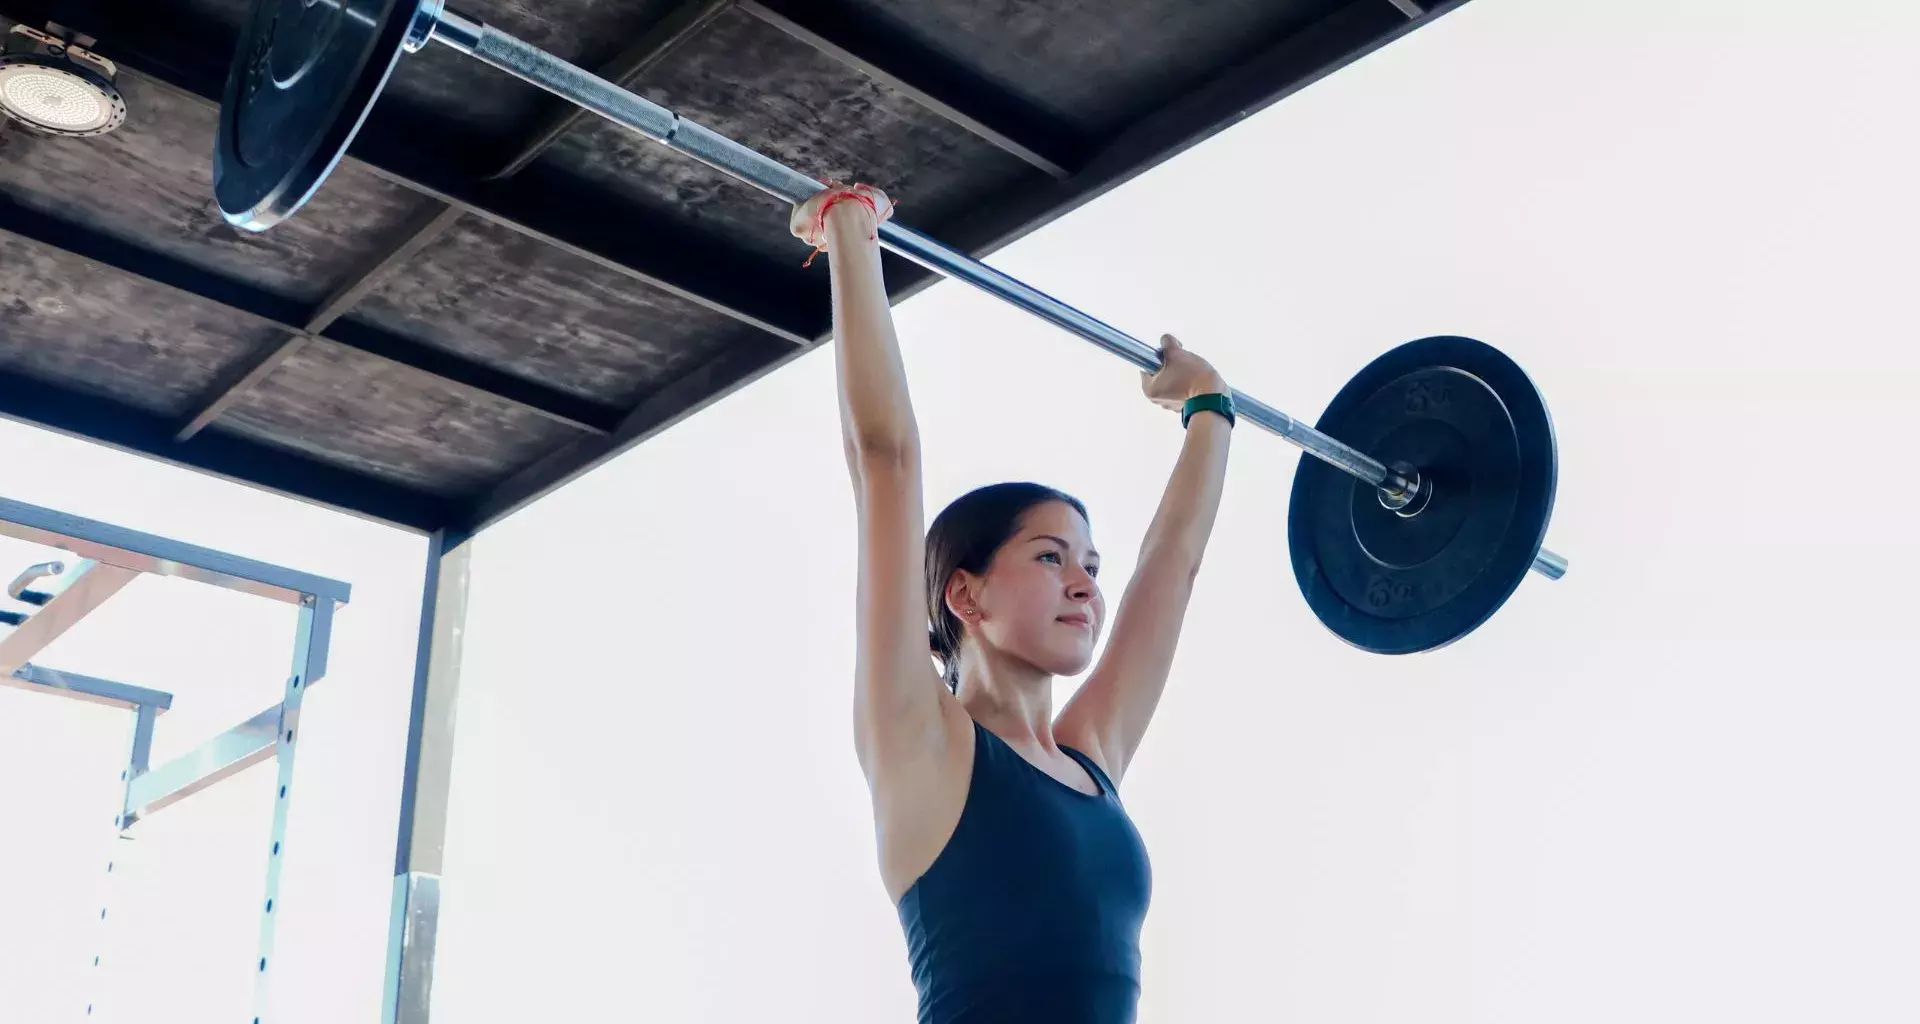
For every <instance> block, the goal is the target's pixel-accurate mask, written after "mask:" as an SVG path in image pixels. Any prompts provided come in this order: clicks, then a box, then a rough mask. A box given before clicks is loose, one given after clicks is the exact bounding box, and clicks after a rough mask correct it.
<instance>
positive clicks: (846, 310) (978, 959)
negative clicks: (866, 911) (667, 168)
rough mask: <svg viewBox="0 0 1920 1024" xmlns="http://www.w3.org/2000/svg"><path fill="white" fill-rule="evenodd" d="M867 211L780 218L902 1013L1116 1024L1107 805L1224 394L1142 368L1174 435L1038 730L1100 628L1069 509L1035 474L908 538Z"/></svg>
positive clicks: (1190, 567)
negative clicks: (840, 560) (829, 483)
mask: <svg viewBox="0 0 1920 1024" xmlns="http://www.w3.org/2000/svg"><path fill="white" fill-rule="evenodd" d="M891 212H892V207H891V204H890V203H889V201H888V199H887V197H886V195H885V194H884V193H883V192H881V191H879V190H877V189H873V188H871V187H868V186H849V187H832V188H828V189H826V190H824V191H822V192H821V193H819V194H817V195H815V196H814V197H812V198H811V199H809V200H808V201H806V202H805V203H802V204H800V205H799V206H798V207H796V208H795V210H794V214H793V220H792V225H791V226H792V228H793V232H794V234H795V235H796V236H798V237H799V238H800V239H801V240H803V241H805V242H807V243H808V244H810V245H813V246H814V247H815V248H816V250H824V251H825V252H826V253H827V255H828V264H829V266H830V268H831V275H832V299H833V326H834V339H835V345H834V352H835V365H836V367H837V370H838V378H839V385H838V387H839V394H840V410H841V427H842V433H843V438H844V441H845V446H846V455H847V466H848V469H849V471H850V472H851V474H852V478H853V486H854V494H855V498H856V505H857V508H858V514H859V574H858V607H857V630H856V636H857V641H856V642H857V651H856V662H855V675H854V708H853V710H854V739H855V748H856V753H857V755H858V757H859V761H860V766H861V769H862V770H863V771H864V773H865V775H866V778H867V782H868V786H869V789H870V792H871V794H872V801H873V811H874V824H875V832H876V837H877V839H878V845H879V855H880V857H879V859H880V876H881V880H882V883H883V884H884V886H885V888H886V890H887V894H888V896H889V897H891V898H892V900H893V901H894V903H895V905H896V907H897V909H898V912H899V916H900V922H901V926H902V928H903V929H904V930H905V933H906V939H907V949H908V958H909V963H910V966H911V969H912V976H913V981H914V985H915V987H916V989H917V990H918V991H919V1020H920V1021H921V1022H922V1024H936V1022H937V1024H963V1022H964V1024H971V1022H984V1021H993V1022H996V1024H1014V1022H1022V1021H1047V1022H1050V1024H1117V1022H1124V1021H1131V1020H1133V1019H1134V1016H1135V1009H1136V1005H1137V1003H1138V999H1139V993H1140V952H1139V936H1140V927H1141V923H1142V921H1143V920H1144V918H1145V915H1146V911H1147V901H1148V894H1149V891H1150V888H1151V886H1150V875H1149V869H1148V861H1147V854H1146V849H1145V846H1144V844H1143V843H1142V841H1141V838H1140V835H1139V833H1138V832H1136V831H1135V829H1134V827H1133V824H1132V823H1131V822H1130V821H1129V819H1128V817H1127V813H1126V811H1125V809H1124V808H1123V807H1122V806H1121V803H1120V800H1119V797H1118V794H1117V791H1118V786H1119V781H1120V780H1121V779H1123V778H1125V776H1126V771H1127V765H1128V763H1129V762H1130V761H1131V760H1132V759H1133V756H1134V752H1135V751H1136V750H1138V749H1139V746H1140V741H1141V737H1142V736H1143V735H1144V734H1145V733H1146V731H1147V723H1148V721H1149V720H1150V719H1151V718H1152V717H1153V712H1154V708H1155V707H1156V706H1157V705H1158V703H1159V701H1160V694H1161V692H1162V690H1163V689H1164V688H1165V686H1166V681H1167V673H1168V670H1169V667H1170V664H1171V662H1172V660H1173V653H1174V647H1175V644H1176V641H1177V640H1178V638H1179V634H1180V625H1181V622H1182V620H1183V618H1184V616H1185V613H1186V608H1187V601H1188V597H1189V595H1190V594H1191V593H1192V589H1193V583H1194V578H1195V576H1196V574H1197V573H1198V571H1199V569H1200V561H1201V556H1202V554H1203V553H1204V551H1205V549H1206V544H1207V536H1208V534H1209V533H1210V532H1211V530H1212V528H1213V523H1214V518H1215V514H1216V512H1217V510H1218V508H1219V505H1220V491H1221V484H1222V480H1223V478H1224V477H1225V474H1226V463H1227V449H1228V439H1229V436H1230V433H1231V430H1232V427H1233V420H1232V414H1231V406H1230V404H1228V403H1226V402H1224V401H1223V400H1222V399H1223V396H1226V395H1227V394H1228V390H1227V386H1226V384H1225V382H1224V381H1222V380H1221V378H1220V375H1219V374H1218V373H1216V372H1215V371H1214V369H1213V368H1212V367H1211V366H1209V365H1208V364H1207V363H1206V362H1205V361H1204V360H1202V359H1200V358H1199V357H1198V356H1195V355H1193V354H1192V353H1190V352H1188V351H1186V350H1185V349H1184V348H1182V347H1181V346H1180V344H1179V343H1178V342H1176V341H1175V340H1174V339H1172V338H1171V337H1167V338H1163V339H1162V344H1163V349H1162V355H1163V360H1162V361H1163V366H1162V368H1161V369H1160V371H1159V372H1157V373H1154V374H1152V375H1150V376H1149V375H1146V374H1143V375H1142V384H1143V389H1144V390H1145V392H1146V395H1147V397H1148V398H1149V399H1151V400H1153V401H1155V402H1157V403H1159V404H1161V405H1163V406H1166V407H1169V408H1174V409H1179V410H1181V411H1182V414H1183V420H1184V421H1185V429H1186V437H1185V441H1184V443H1183V446H1182V448H1181V452H1180V457H1179V460H1178V461H1177V462H1176V463H1175V465H1174V468H1173V475H1172V479H1171V480H1170V481H1169V483H1168V485H1167V490H1166V493H1165V495H1164V496H1163V497H1162V498H1161V501H1160V507H1159V510H1158V512H1157V513H1156V514H1155V516H1154V519H1153V523H1152V525H1151V526H1150V527H1149V528H1148V531H1147V536H1146V538H1145V540H1144V541H1143V542H1142V544H1141V548H1140V558H1139V561H1138V563H1137V564H1136V566H1135V569H1134V575H1133V578H1132V579H1131V580H1130V581H1129V582H1128V584H1127V589H1126V592H1125V594H1124V595H1123V596H1122V599H1121V601H1120V605H1119V609H1118V614H1117V615H1116V616H1115V619H1114V623H1113V636H1112V639H1111V640H1110V641H1109V643H1108V644H1107V647H1106V650H1105V652H1104V654H1103V655H1102V657H1101V659H1100V663H1099V665H1097V666H1095V667H1094V669H1093V671H1092V672H1091V673H1090V674H1089V675H1088V676H1087V678H1086V680H1085V682H1084V683H1083V684H1082V686H1081V688H1080V689H1079V691H1078V692H1077V693H1076V694H1075V695H1074V697H1073V699H1072V700H1070V701H1068V702H1067V703H1066V705H1065V706H1064V707H1063V708H1062V709H1061V710H1060V714H1059V715H1058V717H1056V716H1055V715H1054V713H1053V708H1052V692H1053V679H1054V677H1055V676H1059V675H1075V674H1077V673H1079V672H1081V671H1084V670H1085V669H1086V668H1087V666H1088V664H1089V663H1090V662H1091V661H1092V658H1093V651H1094V646H1095V641H1096V639H1097V638H1098V637H1099V635H1100V630H1101V628H1102V626H1103V625H1104V624H1105V622H1106V604H1105V599H1104V598H1103V597H1102V596H1101V593H1100V588H1099V586H1098V585H1097V584H1096V582H1095V577H1096V575H1097V573H1098V572H1099V554H1098V553H1097V552H1096V551H1095V549H1094V544H1093V539H1092V536H1091V534H1090V531H1089V527H1088V519H1087V510H1086V509H1085V507H1084V506H1082V505H1081V503H1080V502H1079V501H1077V500H1075V499H1074V498H1071V497H1069V496H1067V495H1065V494H1062V493H1060V492H1058V491H1055V490H1053V489H1051V488H1048V487H1043V486H1040V485H1038V484H1028V483H1009V484H998V485H993V486H989V487H983V488H981V489H979V490H976V491H973V492H972V493H970V494H967V495H965V496H964V497H961V498H960V499H958V500H956V501H955V502H953V503H952V504H951V505H949V506H948V507H947V508H946V509H945V510H944V511H942V512H941V513H940V515H939V516H938V517H936V518H935V519H934V521H933V525H932V528H931V529H930V530H928V531H927V532H926V534H925V535H924V536H923V535H922V532H921V530H922V508H921V479H920V465H921V463H920V439H919V433H918V429H917V427H916V425H915V422H914V416H913V408H912V404H911V402H910V401H909V400H908V397H907V381H906V376H905V373H904V371H903V369H902V365H901V358H900V349H899V342H898V339H897V338H896V337H895V335H894V330H893V323H892V316H891V310H890V308H889V306H888V303H887V296H886V293H885V291H884V288H883V285H882V282H881V274H880V249H879V245H878V242H877V236H876V229H877V228H878V225H879V223H880V222H881V221H883V220H885V219H886V218H887V217H888V216H889V215H890V214H891ZM929 623H931V646H932V652H931V653H932V655H933V657H929V650H928V645H929ZM936 659H937V660H938V662H939V664H940V666H941V670H940V671H936V670H935V668H934V661H935V660H936Z"/></svg>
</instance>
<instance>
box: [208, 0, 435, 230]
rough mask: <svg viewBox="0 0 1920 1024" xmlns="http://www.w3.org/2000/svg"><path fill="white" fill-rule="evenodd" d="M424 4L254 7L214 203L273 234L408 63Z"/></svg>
mask: <svg viewBox="0 0 1920 1024" xmlns="http://www.w3.org/2000/svg"><path fill="white" fill-rule="evenodd" d="M421 5H422V0H253V5H252V7H251V8H250V9H249V10H248V12H247V24H246V28H245V29H244V30H243V31H242V32H241V33H240V43H239V45H238V46H237V47H236V48H235V50H234V55H233V63H232V65H231V66H230V67H229V68H228V70H227V88H226V94H225V96H224V97H223V98H222V99H221V101H220V134H219V139H218V141H217V142H216V143H215V145H214V158H213V194H214V197H215V199H217V200H218V201H219V203H220V212H221V213H222V214H223V215H225V217H226V218H227V220H229V221H231V222H232V223H234V224H236V225H238V226H240V227H243V228H247V229H249V230H253V231H264V230H266V229H267V228H269V227H272V226H273V225H275V224H277V223H279V222H280V221H281V220H282V219H284V218H286V217H287V216H288V215H289V214H291V213H293V211H295V210H297V209H299V208H300V206H301V204H303V203H305V202H306V201H307V198H308V197H309V196H311V195H313V193H314V191H315V190H316V189H318V188H319V187H320V183H321V182H322V181H323V180H325V179H326V176H327V173H328V172H329V171H331V170H333V165H334V164H336V163H338V162H339V160H340V157H341V155H342V154H344V153H345V152H346V151H347V144H348V143H349V142H351V141H353V135H354V133H355V132H356V131H359V129H360V123H361V122H362V121H363V120H365V118H366V116H367V111H368V110H369V109H371V108H372V106H373V101H374V100H375V99H376V98H378V97H379V95H380V89H381V87H382V86H384V85H385V84H386V81H387V75H388V74H389V73H390V72H392V70H393V65H394V63H395V61H397V60H398V59H399V57H400V53H401V49H402V44H403V43H404V42H405V41H406V36H407V27H408V25H409V24H410V23H411V22H412V21H413V18H414V15H415V12H416V10H417V9H418V8H419V7H420V6H421Z"/></svg>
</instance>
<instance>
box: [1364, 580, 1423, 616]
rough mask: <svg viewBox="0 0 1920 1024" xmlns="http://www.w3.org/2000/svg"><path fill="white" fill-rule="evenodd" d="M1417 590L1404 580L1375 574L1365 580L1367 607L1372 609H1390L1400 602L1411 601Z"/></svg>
mask: <svg viewBox="0 0 1920 1024" xmlns="http://www.w3.org/2000/svg"><path fill="white" fill-rule="evenodd" d="M1418 589H1419V588H1417V587H1415V586H1414V585H1413V584H1411V583H1408V582H1406V581H1405V580H1396V579H1394V578H1393V577H1391V576H1381V575H1377V574H1376V575H1374V576H1372V577H1369V578H1368V580H1367V605H1368V606H1369V607H1372V608H1390V607H1392V606H1394V605H1396V604H1399V603H1400V602H1402V601H1409V600H1412V599H1413V595H1414V594H1415V593H1416V592H1418Z"/></svg>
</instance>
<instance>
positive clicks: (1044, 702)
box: [957, 658, 1053, 749]
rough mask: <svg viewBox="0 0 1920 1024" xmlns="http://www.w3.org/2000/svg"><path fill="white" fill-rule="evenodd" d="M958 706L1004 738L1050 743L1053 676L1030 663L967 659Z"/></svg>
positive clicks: (961, 670) (961, 674)
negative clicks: (1000, 662) (997, 662)
mask: <svg viewBox="0 0 1920 1024" xmlns="http://www.w3.org/2000/svg"><path fill="white" fill-rule="evenodd" d="M957 696H958V697H959V698H960V705H961V706H962V707H964V708H966V709H967V714H969V715H972V716H973V719H974V721H976V722H979V723H980V724H981V725H984V726H986V727H987V728H989V729H991V730H992V731H993V732H994V734H995V735H997V736H999V737H1001V738H1002V739H1006V740H1018V739H1029V738H1030V739H1032V740H1034V741H1035V742H1037V743H1038V744H1039V745H1040V746H1041V747H1042V748H1043V749H1050V748H1051V747H1052V746H1053V676H1052V675H1050V674H1048V673H1045V672H1040V671H1037V670H1035V669H1034V668H1033V667H1032V666H1029V665H1011V664H994V663H993V662H991V661H987V662H982V661H978V660H975V659H974V658H968V659H966V660H965V661H963V662H961V665H960V688H959V690H958V692H957Z"/></svg>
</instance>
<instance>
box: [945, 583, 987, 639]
mask: <svg viewBox="0 0 1920 1024" xmlns="http://www.w3.org/2000/svg"><path fill="white" fill-rule="evenodd" d="M979 589H980V581H979V580H978V579H977V578H976V577H975V576H974V575H973V574H972V573H970V572H967V571H966V570H965V569H957V570H955V571H954V574H953V575H952V576H951V577H950V578H948V580H947V590H946V599H947V610H948V611H949V612H952V613H953V615H954V617H955V618H958V619H959V620H960V622H961V623H962V624H963V625H965V624H969V623H975V622H979V621H980V602H979V600H978V597H977V595H978V593H979Z"/></svg>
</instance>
